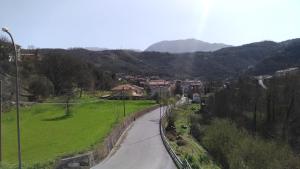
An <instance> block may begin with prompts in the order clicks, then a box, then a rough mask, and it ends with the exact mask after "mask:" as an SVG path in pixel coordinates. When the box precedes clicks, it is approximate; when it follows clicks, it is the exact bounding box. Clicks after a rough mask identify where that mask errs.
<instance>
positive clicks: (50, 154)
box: [3, 95, 155, 168]
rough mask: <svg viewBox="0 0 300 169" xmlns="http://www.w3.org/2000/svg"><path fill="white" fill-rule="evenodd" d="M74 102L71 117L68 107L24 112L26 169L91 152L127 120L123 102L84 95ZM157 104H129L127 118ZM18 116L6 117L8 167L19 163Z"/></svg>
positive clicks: (42, 105)
mask: <svg viewBox="0 0 300 169" xmlns="http://www.w3.org/2000/svg"><path fill="white" fill-rule="evenodd" d="M58 100H59V99H57V100H55V99H54V100H51V101H53V102H57V101H58ZM70 102H72V103H76V104H70V107H69V112H68V113H66V105H65V104H58V105H57V104H46V103H37V104H34V105H32V106H25V107H22V108H21V124H20V125H21V131H22V132H21V134H22V135H21V141H22V157H23V162H24V165H25V166H28V168H30V167H32V168H34V166H36V168H42V167H41V166H44V165H46V166H47V165H48V166H51V164H52V163H53V162H54V160H56V159H57V158H59V157H63V156H66V155H72V154H76V153H80V152H85V151H87V150H90V149H92V148H93V147H94V146H96V145H98V144H101V142H102V141H103V140H104V138H105V137H106V136H107V135H108V134H109V132H110V131H111V130H112V129H113V127H114V126H115V125H117V124H118V123H120V122H121V121H122V120H123V118H124V116H123V104H122V102H121V100H101V99H98V97H91V96H88V95H83V96H82V97H81V98H77V99H73V100H71V101H70ZM154 104H155V102H154V101H149V100H136V101H131V100H127V101H126V116H128V115H130V114H131V113H133V112H137V111H140V110H143V109H145V108H148V107H151V106H153V105H154ZM15 115H16V113H15V110H10V111H9V112H6V113H4V115H3V131H4V135H3V139H4V140H3V143H4V145H3V147H4V148H5V149H4V152H3V156H4V157H3V159H4V163H5V164H13V163H15V162H17V142H16V140H17V138H16V136H17V134H16V126H15V124H16V117H15ZM4 168H6V167H4Z"/></svg>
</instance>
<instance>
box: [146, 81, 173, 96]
mask: <svg viewBox="0 0 300 169" xmlns="http://www.w3.org/2000/svg"><path fill="white" fill-rule="evenodd" d="M146 85H147V86H148V87H149V88H150V90H151V92H150V96H154V95H155V94H162V95H166V94H169V93H170V91H171V88H170V82H169V81H166V80H149V81H147V82H146Z"/></svg>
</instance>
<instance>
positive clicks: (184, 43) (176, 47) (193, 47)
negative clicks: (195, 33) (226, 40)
mask: <svg viewBox="0 0 300 169" xmlns="http://www.w3.org/2000/svg"><path fill="white" fill-rule="evenodd" d="M226 47H231V45H226V44H223V43H209V42H205V41H201V40H197V39H182V40H164V41H160V42H156V43H154V44H152V45H150V46H149V47H147V48H146V49H145V51H155V52H167V53H191V52H198V51H201V52H212V51H216V50H219V49H222V48H226Z"/></svg>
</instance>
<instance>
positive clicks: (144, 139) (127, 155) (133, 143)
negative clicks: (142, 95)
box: [92, 108, 177, 169]
mask: <svg viewBox="0 0 300 169" xmlns="http://www.w3.org/2000/svg"><path fill="white" fill-rule="evenodd" d="M159 116H160V112H159V108H158V109H156V110H154V111H151V112H149V113H147V114H146V115H144V116H142V117H140V118H139V119H137V120H136V121H135V122H133V124H132V126H131V128H130V129H129V130H128V131H127V133H125V138H124V139H123V140H122V142H121V144H120V145H119V147H118V149H117V150H116V151H115V152H113V153H111V154H110V155H109V156H108V157H107V158H106V159H105V160H103V161H102V162H101V163H100V164H98V165H96V166H94V167H93V168H92V169H177V168H176V166H175V164H174V163H173V161H172V159H171V157H170V156H169V154H168V152H167V151H166V148H165V147H164V145H163V142H162V140H161V137H160V134H159Z"/></svg>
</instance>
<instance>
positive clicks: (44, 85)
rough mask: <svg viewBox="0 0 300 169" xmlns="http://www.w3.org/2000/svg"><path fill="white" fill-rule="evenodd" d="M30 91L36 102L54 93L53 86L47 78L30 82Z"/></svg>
mask: <svg viewBox="0 0 300 169" xmlns="http://www.w3.org/2000/svg"><path fill="white" fill-rule="evenodd" d="M28 90H29V92H30V93H31V94H33V95H34V98H35V99H36V100H39V99H42V98H46V97H48V96H50V95H51V94H52V93H53V85H52V83H51V82H50V81H49V80H48V79H47V78H39V79H35V80H33V81H32V82H30V84H29V87H28Z"/></svg>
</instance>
